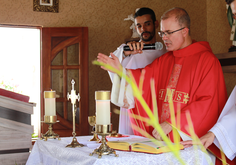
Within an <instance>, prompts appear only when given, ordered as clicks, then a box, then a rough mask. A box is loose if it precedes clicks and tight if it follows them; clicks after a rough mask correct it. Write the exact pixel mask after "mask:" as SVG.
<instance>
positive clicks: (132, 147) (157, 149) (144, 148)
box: [107, 138, 184, 154]
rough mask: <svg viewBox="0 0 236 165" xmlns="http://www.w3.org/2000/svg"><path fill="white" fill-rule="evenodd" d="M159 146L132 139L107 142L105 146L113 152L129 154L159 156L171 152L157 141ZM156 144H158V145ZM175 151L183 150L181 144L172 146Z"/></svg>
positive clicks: (144, 140)
mask: <svg viewBox="0 0 236 165" xmlns="http://www.w3.org/2000/svg"><path fill="white" fill-rule="evenodd" d="M159 143H160V145H157V144H156V143H154V142H152V141H151V140H150V139H148V138H144V139H143V138H134V139H128V140H126V141H108V142H107V145H108V146H109V147H110V148H112V149H115V150H121V151H129V152H143V153H150V154H160V153H165V152H171V149H170V148H169V147H168V146H167V145H165V143H164V142H163V141H159ZM159 143H158V144H159ZM173 145H174V147H175V150H181V149H184V147H183V145H182V144H179V145H176V144H173Z"/></svg>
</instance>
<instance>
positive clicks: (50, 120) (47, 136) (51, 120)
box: [40, 116, 61, 141]
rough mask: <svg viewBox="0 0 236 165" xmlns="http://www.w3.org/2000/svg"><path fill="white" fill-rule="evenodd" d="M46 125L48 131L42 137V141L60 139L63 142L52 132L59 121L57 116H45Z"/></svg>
mask: <svg viewBox="0 0 236 165" xmlns="http://www.w3.org/2000/svg"><path fill="white" fill-rule="evenodd" d="M43 122H44V123H46V124H48V125H49V127H48V131H47V132H46V133H45V134H42V135H41V138H40V139H41V140H42V139H44V140H45V141H47V140H48V139H56V138H58V140H61V139H60V138H59V135H58V134H56V133H54V132H53V130H52V125H53V124H55V123H56V122H58V121H57V116H44V121H43Z"/></svg>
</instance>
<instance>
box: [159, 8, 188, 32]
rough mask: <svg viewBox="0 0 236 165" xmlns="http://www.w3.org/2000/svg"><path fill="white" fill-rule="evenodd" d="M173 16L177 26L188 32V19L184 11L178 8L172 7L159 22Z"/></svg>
mask: <svg viewBox="0 0 236 165" xmlns="http://www.w3.org/2000/svg"><path fill="white" fill-rule="evenodd" d="M173 15H175V18H176V20H177V21H178V23H179V25H180V26H181V27H183V25H184V26H185V27H187V28H188V29H189V31H190V17H189V15H188V13H187V11H186V10H184V9H182V8H179V7H174V8H172V9H170V10H168V11H166V12H165V13H164V14H163V15H162V16H161V20H165V19H168V18H170V17H171V16H173Z"/></svg>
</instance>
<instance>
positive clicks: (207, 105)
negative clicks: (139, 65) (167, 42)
mask: <svg viewBox="0 0 236 165" xmlns="http://www.w3.org/2000/svg"><path fill="white" fill-rule="evenodd" d="M144 69H145V77H144V84H143V98H144V99H145V101H146V102H147V104H148V105H149V106H150V108H151V109H153V108H152V98H151V88H150V80H151V79H154V81H155V93H156V97H157V105H158V116H159V121H160V123H162V122H164V121H167V122H169V123H171V121H170V111H169V103H168V100H169V97H168V95H167V89H170V91H171V93H172V97H173V98H172V99H173V104H174V110H175V113H176V112H177V110H178V108H179V107H180V108H179V110H180V111H181V112H180V117H181V121H180V127H181V128H180V129H181V131H183V132H184V133H186V134H187V135H189V133H188V132H187V130H186V125H188V123H187V119H186V111H189V112H190V115H191V119H192V122H193V126H194V130H195V133H196V135H197V136H198V137H201V136H203V135H205V134H206V133H207V132H208V131H209V130H210V129H211V128H212V127H213V125H214V124H215V123H216V121H217V119H218V117H219V115H220V113H221V111H222V109H223V107H224V105H225V103H226V100H227V92H226V87H225V82H224V76H223V72H222V68H221V65H220V63H219V60H218V59H217V58H216V57H215V55H214V54H213V53H212V50H211V48H210V46H209V44H208V42H193V44H191V45H189V46H188V47H186V48H183V49H181V50H177V51H171V52H167V53H166V54H164V55H162V56H161V57H159V58H157V59H156V60H155V61H154V62H153V63H151V64H150V65H148V66H146V67H145V68H144ZM131 71H132V74H133V76H134V78H135V81H136V83H137V84H139V78H140V75H141V72H142V69H137V70H131ZM135 104H136V107H135V108H133V109H130V110H129V115H130V119H131V123H132V124H134V125H136V126H138V127H139V128H141V129H143V130H145V131H146V132H147V133H149V134H150V135H152V131H153V127H151V126H149V125H148V124H146V123H145V122H142V121H140V120H138V119H134V118H132V114H137V115H141V116H142V117H147V114H146V113H145V111H144V109H143V107H142V106H141V104H140V103H139V101H138V100H135ZM134 134H136V135H140V133H139V132H137V131H136V130H134ZM170 138H171V140H172V141H173V136H171V134H170Z"/></svg>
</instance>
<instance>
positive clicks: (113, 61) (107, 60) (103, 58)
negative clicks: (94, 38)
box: [97, 53, 122, 72]
mask: <svg viewBox="0 0 236 165" xmlns="http://www.w3.org/2000/svg"><path fill="white" fill-rule="evenodd" d="M110 55H111V57H109V56H107V55H105V54H102V53H98V56H97V58H98V59H97V61H98V62H103V63H104V64H108V65H110V66H111V67H113V68H115V69H117V70H120V71H122V66H121V64H120V61H119V59H118V58H117V57H116V56H115V55H114V54H113V53H110ZM101 68H102V69H104V70H107V71H110V72H113V71H111V70H109V69H107V68H105V67H104V66H101Z"/></svg>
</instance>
